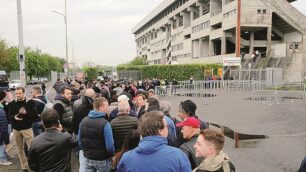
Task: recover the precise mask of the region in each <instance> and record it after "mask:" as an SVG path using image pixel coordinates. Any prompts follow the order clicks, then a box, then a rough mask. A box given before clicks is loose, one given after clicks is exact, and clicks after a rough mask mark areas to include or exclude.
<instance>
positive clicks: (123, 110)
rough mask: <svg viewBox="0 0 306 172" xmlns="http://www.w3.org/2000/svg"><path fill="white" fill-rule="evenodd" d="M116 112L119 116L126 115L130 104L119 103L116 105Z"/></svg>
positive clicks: (126, 102)
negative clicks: (117, 111)
mask: <svg viewBox="0 0 306 172" xmlns="http://www.w3.org/2000/svg"><path fill="white" fill-rule="evenodd" d="M118 110H119V113H120V114H128V113H129V111H130V104H129V102H128V101H121V102H119V103H118Z"/></svg>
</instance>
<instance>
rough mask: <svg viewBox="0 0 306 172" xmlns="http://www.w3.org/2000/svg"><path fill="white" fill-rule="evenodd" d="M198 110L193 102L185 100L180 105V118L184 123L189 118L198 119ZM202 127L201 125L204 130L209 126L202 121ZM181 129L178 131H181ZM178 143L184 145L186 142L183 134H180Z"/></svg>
mask: <svg viewBox="0 0 306 172" xmlns="http://www.w3.org/2000/svg"><path fill="white" fill-rule="evenodd" d="M196 110H197V105H196V104H195V103H194V102H193V101H191V100H185V101H183V102H181V103H180V105H179V112H178V116H179V117H180V118H181V120H182V121H184V120H186V119H187V117H195V118H198V117H197V116H196V113H195V111H196ZM200 122H201V125H200V129H201V130H204V129H207V128H208V125H207V123H206V122H204V121H201V120H200ZM180 130H181V128H180V129H179V130H178V131H180ZM178 141H179V145H182V144H183V143H184V142H185V141H186V140H185V139H184V138H183V137H182V134H181V132H179V133H178Z"/></svg>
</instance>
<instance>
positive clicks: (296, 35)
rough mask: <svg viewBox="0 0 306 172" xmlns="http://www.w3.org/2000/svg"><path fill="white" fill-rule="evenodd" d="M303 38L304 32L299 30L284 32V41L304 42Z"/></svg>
mask: <svg viewBox="0 0 306 172" xmlns="http://www.w3.org/2000/svg"><path fill="white" fill-rule="evenodd" d="M302 38H303V36H302V34H301V33H300V32H297V31H296V32H290V33H286V34H284V42H302Z"/></svg>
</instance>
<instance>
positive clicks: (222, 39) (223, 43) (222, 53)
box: [221, 32, 226, 55]
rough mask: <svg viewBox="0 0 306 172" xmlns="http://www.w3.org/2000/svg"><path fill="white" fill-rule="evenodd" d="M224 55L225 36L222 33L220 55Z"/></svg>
mask: <svg viewBox="0 0 306 172" xmlns="http://www.w3.org/2000/svg"><path fill="white" fill-rule="evenodd" d="M224 54H226V36H225V32H223V33H222V38H221V55H224Z"/></svg>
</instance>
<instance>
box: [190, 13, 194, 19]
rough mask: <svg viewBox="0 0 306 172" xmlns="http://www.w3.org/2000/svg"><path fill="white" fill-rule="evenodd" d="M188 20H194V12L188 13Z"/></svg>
mask: <svg viewBox="0 0 306 172" xmlns="http://www.w3.org/2000/svg"><path fill="white" fill-rule="evenodd" d="M190 20H194V11H190Z"/></svg>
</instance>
